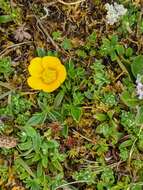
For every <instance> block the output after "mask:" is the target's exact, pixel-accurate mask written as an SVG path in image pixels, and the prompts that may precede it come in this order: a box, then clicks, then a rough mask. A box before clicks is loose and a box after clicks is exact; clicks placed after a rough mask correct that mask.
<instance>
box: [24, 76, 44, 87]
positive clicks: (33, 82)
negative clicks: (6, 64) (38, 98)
mask: <svg viewBox="0 0 143 190" xmlns="http://www.w3.org/2000/svg"><path fill="white" fill-rule="evenodd" d="M27 82H28V85H29V86H30V87H31V88H33V89H34V90H42V89H44V88H46V86H47V85H46V84H45V83H44V82H43V81H42V80H41V78H38V77H33V76H32V77H29V78H28V79H27Z"/></svg>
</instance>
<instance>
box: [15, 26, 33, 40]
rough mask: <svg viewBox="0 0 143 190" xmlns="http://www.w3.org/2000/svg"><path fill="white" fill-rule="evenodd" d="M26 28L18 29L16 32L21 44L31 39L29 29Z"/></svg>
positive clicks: (16, 37)
mask: <svg viewBox="0 0 143 190" xmlns="http://www.w3.org/2000/svg"><path fill="white" fill-rule="evenodd" d="M24 26H25V25H22V26H20V27H18V28H17V30H16V31H15V39H16V40H17V41H19V42H22V41H23V40H24V39H26V40H30V39H31V35H30V34H29V33H28V32H27V30H28V28H25V27H24Z"/></svg>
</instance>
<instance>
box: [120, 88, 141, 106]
mask: <svg viewBox="0 0 143 190" xmlns="http://www.w3.org/2000/svg"><path fill="white" fill-rule="evenodd" d="M121 100H122V101H123V102H124V103H125V104H126V105H127V106H129V107H133V108H134V107H135V106H137V105H138V102H139V101H138V99H137V98H135V97H132V96H131V94H130V93H129V92H128V91H125V92H123V93H122V95H121Z"/></svg>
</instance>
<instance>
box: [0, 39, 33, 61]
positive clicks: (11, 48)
mask: <svg viewBox="0 0 143 190" xmlns="http://www.w3.org/2000/svg"><path fill="white" fill-rule="evenodd" d="M31 43H32V41H28V42H21V43H18V44H13V45H11V46H8V47H7V48H5V49H4V50H3V51H1V52H0V58H1V57H3V56H4V55H5V54H6V53H7V51H8V50H9V51H8V52H10V51H12V50H13V49H14V48H17V47H19V46H22V45H25V44H31Z"/></svg>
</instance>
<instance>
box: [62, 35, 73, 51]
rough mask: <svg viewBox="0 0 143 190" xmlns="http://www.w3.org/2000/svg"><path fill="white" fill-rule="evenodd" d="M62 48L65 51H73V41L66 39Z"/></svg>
mask: <svg viewBox="0 0 143 190" xmlns="http://www.w3.org/2000/svg"><path fill="white" fill-rule="evenodd" d="M61 46H62V48H64V49H65V50H70V49H72V43H71V40H70V39H68V38H65V39H64V41H63V42H62V44H61Z"/></svg>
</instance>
